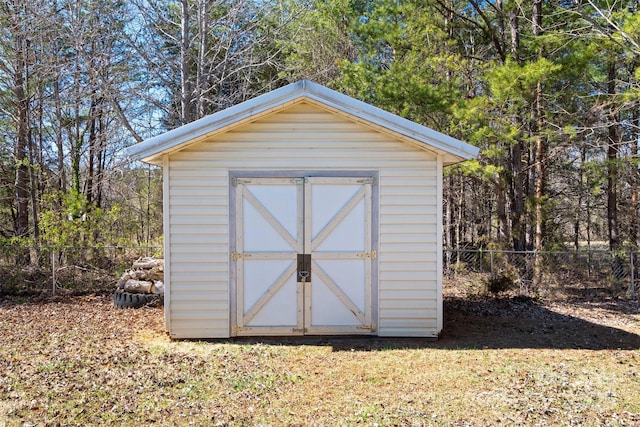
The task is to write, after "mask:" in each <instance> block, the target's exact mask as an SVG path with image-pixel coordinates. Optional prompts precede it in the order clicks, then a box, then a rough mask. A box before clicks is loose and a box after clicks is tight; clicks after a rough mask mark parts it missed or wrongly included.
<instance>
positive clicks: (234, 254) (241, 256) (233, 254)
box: [231, 251, 251, 261]
mask: <svg viewBox="0 0 640 427" xmlns="http://www.w3.org/2000/svg"><path fill="white" fill-rule="evenodd" d="M247 258H251V254H239V253H238V252H236V251H233V252H231V259H232V260H234V261H237V260H239V259H247Z"/></svg>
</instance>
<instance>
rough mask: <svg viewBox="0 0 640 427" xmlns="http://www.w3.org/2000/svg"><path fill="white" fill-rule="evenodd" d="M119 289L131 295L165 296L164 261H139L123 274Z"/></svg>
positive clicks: (157, 259)
mask: <svg viewBox="0 0 640 427" xmlns="http://www.w3.org/2000/svg"><path fill="white" fill-rule="evenodd" d="M117 288H118V289H120V290H122V291H124V292H129V293H131V294H155V295H161V294H164V259H159V258H151V257H144V258H140V259H138V260H137V261H135V262H134V263H133V265H132V267H131V269H129V270H127V271H125V272H124V273H122V276H121V277H120V280H118V284H117Z"/></svg>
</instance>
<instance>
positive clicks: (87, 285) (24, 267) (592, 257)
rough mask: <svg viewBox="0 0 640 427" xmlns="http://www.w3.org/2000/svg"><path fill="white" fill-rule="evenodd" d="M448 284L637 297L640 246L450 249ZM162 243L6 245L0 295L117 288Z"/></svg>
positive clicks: (0, 255) (477, 289) (158, 253)
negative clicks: (125, 273) (626, 249)
mask: <svg viewBox="0 0 640 427" xmlns="http://www.w3.org/2000/svg"><path fill="white" fill-rule="evenodd" d="M443 255H444V264H443V265H444V278H445V288H448V289H455V290H457V291H461V292H463V293H465V294H467V295H470V294H500V293H505V292H512V293H513V292H515V293H519V294H522V295H529V296H543V297H553V298H561V299H566V298H573V297H583V298H589V297H594V298H595V297H630V298H636V297H637V295H638V291H640V289H638V288H639V287H640V286H639V285H638V282H639V279H638V278H639V277H640V252H624V253H612V252H610V251H566V252H534V251H523V252H516V251H499V250H480V249H446V250H444V253H443ZM143 256H155V257H162V247H160V246H131V247H124V246H100V247H82V246H76V247H22V246H2V247H0V296H2V295H7V294H9V295H22V294H25V295H28V294H41V293H48V294H56V293H57V292H71V293H75V294H83V293H96V292H111V291H112V290H113V289H114V284H115V282H116V281H117V279H118V277H120V275H121V273H122V272H123V271H124V270H126V269H128V268H130V266H131V264H132V263H133V261H135V260H136V259H138V258H140V257H143Z"/></svg>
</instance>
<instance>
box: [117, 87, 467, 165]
mask: <svg viewBox="0 0 640 427" xmlns="http://www.w3.org/2000/svg"><path fill="white" fill-rule="evenodd" d="M300 102H309V103H311V104H314V105H317V106H319V107H321V108H324V109H326V110H329V111H332V112H334V113H336V114H340V115H342V116H345V117H347V118H349V119H351V120H354V121H357V122H359V123H362V124H364V125H365V126H370V127H372V128H374V129H377V130H379V131H382V132H385V133H389V134H391V135H393V136H395V137H397V138H399V139H401V140H404V141H406V142H409V143H411V144H413V145H415V146H418V147H419V148H422V149H425V150H428V151H432V152H435V153H439V154H442V155H443V156H444V164H445V165H447V164H453V163H457V162H461V161H464V160H468V159H472V158H475V157H477V155H478V153H479V149H478V148H477V147H474V146H472V145H469V144H467V143H465V142H462V141H460V140H457V139H455V138H452V137H450V136H448V135H445V134H443V133H440V132H437V131H435V130H433V129H430V128H428V127H426V126H422V125H419V124H417V123H415V122H412V121H410V120H407V119H404V118H402V117H400V116H397V115H395V114H392V113H389V112H388V111H385V110H382V109H380V108H377V107H374V106H373V105H370V104H367V103H365V102H362V101H358V100H357V99H354V98H351V97H349V96H347V95H344V94H341V93H339V92H336V91H334V90H331V89H329V88H327V87H325V86H322V85H319V84H317V83H313V82H310V81H308V80H300V81H298V82H296V83H292V84H289V85H287V86H284V87H281V88H279V89H276V90H274V91H271V92H268V93H266V94H264V95H260V96H258V97H256V98H253V99H250V100H248V101H245V102H242V103H240V104H237V105H235V106H233V107H230V108H227V109H225V110H222V111H219V112H217V113H214V114H211V115H209V116H206V117H203V118H201V119H199V120H196V121H194V122H191V123H188V124H186V125H183V126H180V127H179V128H176V129H173V130H170V131H168V132H165V133H163V134H160V135H158V136H155V137H153V138H150V139H147V140H145V141H142V142H140V143H138V144H135V145H133V146H131V147H129V148H128V149H127V154H128V155H129V157H130V158H131V159H133V160H142V161H143V162H147V163H152V164H158V165H160V164H162V156H163V155H164V154H168V153H171V152H174V151H177V150H180V149H183V148H185V147H186V146H188V145H191V144H193V143H197V142H199V141H201V140H203V139H204V138H206V137H208V136H211V135H212V134H216V133H220V132H225V131H227V130H230V129H231V128H234V127H236V126H239V125H241V124H244V123H246V122H248V121H253V120H256V119H257V118H259V117H262V116H265V115H267V114H271V113H273V112H276V111H279V110H283V109H285V108H288V107H290V106H291V105H294V104H297V103H300Z"/></svg>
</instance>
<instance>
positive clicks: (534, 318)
mask: <svg viewBox="0 0 640 427" xmlns="http://www.w3.org/2000/svg"><path fill="white" fill-rule="evenodd" d="M610 304H613V303H610ZM634 307H635V308H634ZM637 307H638V305H637V302H632V303H631V304H629V307H628V308H626V309H621V308H619V307H616V311H618V312H620V311H622V312H626V313H625V314H635V313H638V311H637ZM444 315H445V317H444V330H443V332H442V334H441V336H440V338H439V339H438V340H433V339H425V338H382V337H370V336H368V337H274V338H237V339H234V340H233V342H234V343H247V344H258V343H263V344H270V345H320V346H331V347H332V348H333V350H334V351H381V350H393V349H411V348H416V349H418V348H435V349H437V348H440V349H508V348H514V349H562V350H566V349H576V350H637V349H640V335H637V334H634V333H631V332H627V331H625V330H623V329H619V328H616V327H611V326H605V325H602V324H599V323H594V322H591V321H587V320H584V319H581V318H579V317H575V316H571V315H567V314H561V313H557V312H555V311H552V310H550V309H549V308H547V307H545V306H543V305H541V304H539V303H537V302H535V301H533V300H529V299H523V298H517V297H516V298H505V299H482V300H467V299H455V298H450V299H445V301H444Z"/></svg>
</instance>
